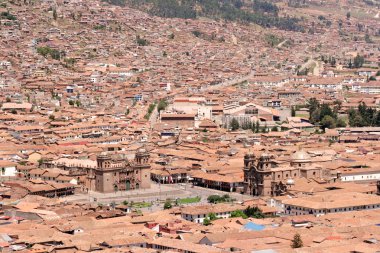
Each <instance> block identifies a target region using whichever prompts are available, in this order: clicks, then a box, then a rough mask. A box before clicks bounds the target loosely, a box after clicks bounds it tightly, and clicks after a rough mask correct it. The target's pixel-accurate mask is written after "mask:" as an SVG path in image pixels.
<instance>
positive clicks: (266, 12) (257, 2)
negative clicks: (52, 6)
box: [103, 0, 304, 31]
mask: <svg viewBox="0 0 380 253" xmlns="http://www.w3.org/2000/svg"><path fill="white" fill-rule="evenodd" d="M103 1H106V2H108V3H111V4H115V5H120V6H124V5H126V4H128V5H129V6H131V7H133V8H137V9H140V10H142V11H146V12H148V13H149V14H151V15H154V16H159V17H164V18H183V19H195V18H199V17H207V18H212V19H216V20H220V19H222V20H226V21H237V22H241V23H246V24H248V23H254V24H257V25H260V26H263V27H277V28H279V29H282V30H292V31H304V28H303V27H302V26H301V25H299V19H297V18H291V17H280V16H279V15H278V13H279V8H278V7H277V6H276V5H275V4H272V3H271V2H269V1H263V0H254V1H246V2H245V1H242V0H103ZM242 7H244V8H242Z"/></svg>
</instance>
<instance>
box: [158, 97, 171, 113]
mask: <svg viewBox="0 0 380 253" xmlns="http://www.w3.org/2000/svg"><path fill="white" fill-rule="evenodd" d="M167 106H168V102H167V101H166V100H165V99H161V100H160V102H158V105H157V111H159V112H160V111H163V110H165V109H166V107H167Z"/></svg>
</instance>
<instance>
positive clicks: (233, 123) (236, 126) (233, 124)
mask: <svg viewBox="0 0 380 253" xmlns="http://www.w3.org/2000/svg"><path fill="white" fill-rule="evenodd" d="M239 127H240V126H239V121H237V119H235V118H233V119H232V121H231V129H232V131H235V130H237V129H239Z"/></svg>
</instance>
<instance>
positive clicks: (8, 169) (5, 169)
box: [0, 160, 17, 177]
mask: <svg viewBox="0 0 380 253" xmlns="http://www.w3.org/2000/svg"><path fill="white" fill-rule="evenodd" d="M16 175H17V167H16V164H15V163H13V162H10V161H6V160H0V177H14V176H16Z"/></svg>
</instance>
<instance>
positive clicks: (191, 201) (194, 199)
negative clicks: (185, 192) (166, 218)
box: [176, 196, 201, 204]
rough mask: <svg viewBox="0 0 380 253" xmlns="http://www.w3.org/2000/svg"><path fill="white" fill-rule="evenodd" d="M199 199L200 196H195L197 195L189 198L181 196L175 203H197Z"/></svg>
mask: <svg viewBox="0 0 380 253" xmlns="http://www.w3.org/2000/svg"><path fill="white" fill-rule="evenodd" d="M199 201H201V197H199V196H197V197H193V198H191V197H189V198H183V199H178V200H177V201H176V203H177V204H191V203H198V202H199Z"/></svg>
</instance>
